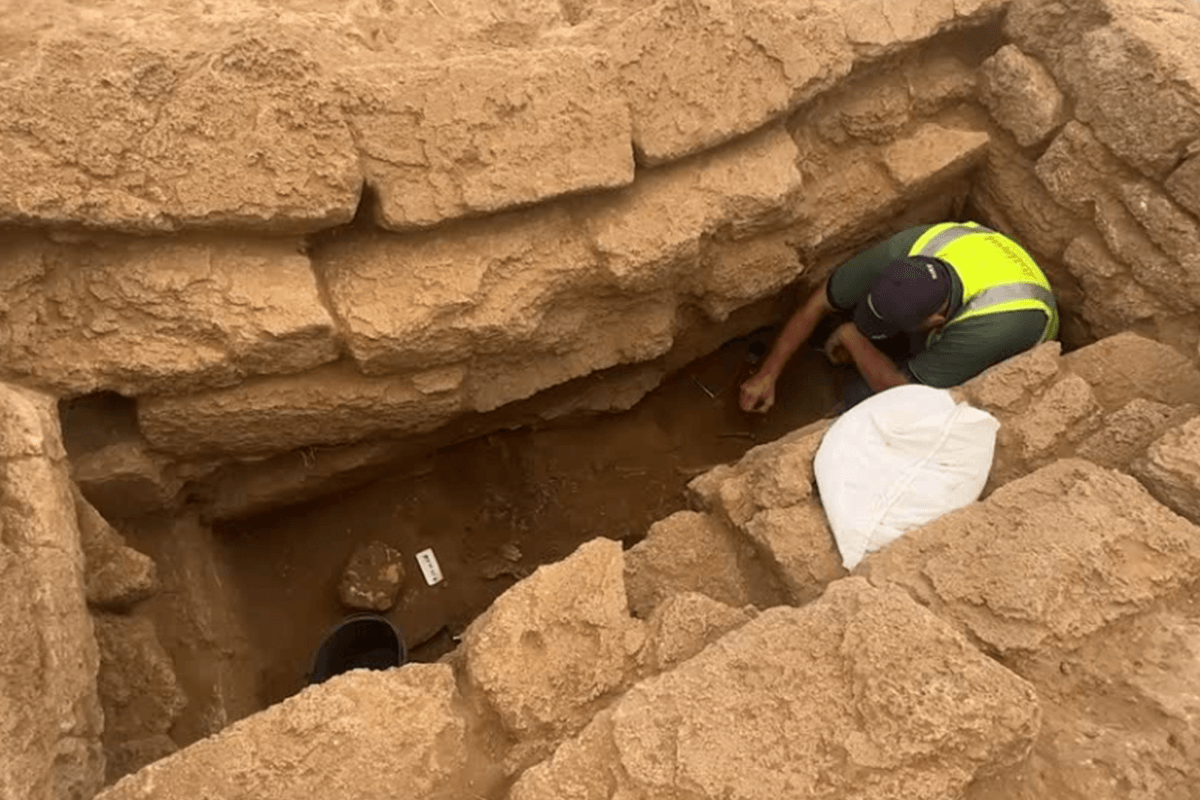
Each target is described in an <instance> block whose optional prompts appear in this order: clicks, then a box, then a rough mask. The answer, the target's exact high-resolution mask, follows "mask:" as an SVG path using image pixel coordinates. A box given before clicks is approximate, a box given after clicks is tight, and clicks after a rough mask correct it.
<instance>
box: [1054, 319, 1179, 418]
mask: <svg viewBox="0 0 1200 800" xmlns="http://www.w3.org/2000/svg"><path fill="white" fill-rule="evenodd" d="M1064 361H1065V363H1066V366H1067V368H1068V369H1070V370H1071V371H1072V372H1074V373H1075V374H1076V375H1079V376H1080V377H1082V378H1083V379H1084V380H1086V381H1087V382H1088V383H1090V384H1091V385H1092V390H1093V391H1094V392H1095V393H1096V399H1097V400H1099V401H1100V405H1102V406H1103V407H1104V408H1105V409H1106V410H1108V411H1116V410H1117V409H1119V408H1121V407H1122V406H1124V405H1125V404H1126V403H1128V402H1129V401H1130V400H1133V399H1135V398H1138V397H1141V398H1145V399H1147V400H1153V401H1155V402H1158V403H1165V404H1166V405H1169V406H1178V405H1183V404H1184V403H1190V402H1194V401H1195V400H1196V399H1197V398H1200V370H1198V369H1196V367H1195V365H1193V364H1192V362H1191V361H1190V360H1189V359H1188V358H1187V356H1185V355H1183V354H1182V353H1180V352H1179V351H1178V350H1176V349H1174V348H1173V347H1170V346H1169V345H1165V344H1162V343H1160V342H1156V341H1154V340H1152V339H1147V338H1145V337H1142V336H1138V335H1137V334H1135V333H1120V334H1117V335H1116V336H1111V337H1109V338H1107V339H1102V340H1100V341H1099V342H1096V343H1095V344H1091V345H1088V346H1087V347H1083V348H1080V349H1079V350H1076V351H1075V352H1073V353H1069V354H1068V355H1067V356H1065V358H1064Z"/></svg>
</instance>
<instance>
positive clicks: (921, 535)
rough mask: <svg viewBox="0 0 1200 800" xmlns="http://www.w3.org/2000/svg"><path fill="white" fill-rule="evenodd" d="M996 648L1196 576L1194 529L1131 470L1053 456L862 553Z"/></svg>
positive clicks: (1147, 598) (1041, 645) (1098, 620)
mask: <svg viewBox="0 0 1200 800" xmlns="http://www.w3.org/2000/svg"><path fill="white" fill-rule="evenodd" d="M869 569H870V578H871V581H872V582H873V583H875V584H877V585H887V584H898V585H900V586H903V587H905V588H906V589H908V590H909V591H910V592H912V593H913V595H914V596H915V597H917V598H918V599H919V600H920V601H921V602H922V603H925V604H926V605H928V606H929V607H930V608H931V609H933V611H934V612H936V613H937V614H938V616H940V617H943V618H945V619H948V620H951V621H953V622H954V623H955V624H956V625H958V626H960V627H961V628H962V629H963V630H965V631H967V632H969V633H970V634H971V635H972V636H974V637H975V638H976V639H977V640H978V641H980V642H983V643H984V644H985V645H986V646H987V647H989V648H991V649H994V650H996V651H999V652H1012V651H1016V652H1033V651H1038V650H1042V649H1045V648H1051V647H1059V646H1070V644H1071V643H1072V642H1076V641H1078V640H1079V639H1081V638H1082V637H1085V636H1087V635H1089V634H1091V633H1094V632H1095V631H1097V630H1100V629H1101V628H1103V627H1104V626H1105V625H1108V624H1110V623H1112V622H1114V621H1116V620H1118V619H1122V618H1124V617H1127V616H1130V615H1132V614H1135V613H1137V612H1138V611H1139V610H1142V609H1145V608H1147V607H1149V606H1150V605H1152V604H1153V603H1154V602H1155V601H1156V600H1157V599H1159V598H1161V597H1163V596H1165V595H1167V594H1169V593H1171V592H1172V591H1174V590H1175V589H1178V588H1179V587H1181V586H1184V585H1186V584H1188V583H1191V582H1193V581H1195V580H1196V579H1197V578H1198V577H1200V528H1197V527H1196V526H1195V525H1192V524H1191V523H1189V522H1188V521H1187V520H1185V519H1183V518H1181V517H1178V516H1176V515H1175V514H1173V513H1172V512H1171V511H1170V510H1168V509H1167V508H1164V507H1163V506H1161V505H1160V504H1159V503H1158V502H1157V501H1155V499H1154V498H1153V497H1151V496H1150V495H1149V493H1147V492H1146V490H1145V489H1144V488H1143V487H1142V486H1141V484H1139V483H1138V482H1137V481H1136V480H1134V479H1133V478H1131V477H1129V476H1127V475H1122V474H1121V473H1118V472H1112V471H1109V470H1105V469H1102V468H1101V467H1098V466H1096V465H1095V464H1091V463H1089V462H1086V461H1080V460H1075V459H1067V460H1063V461H1058V462H1056V463H1054V464H1051V465H1050V466H1048V467H1045V468H1043V469H1041V470H1038V471H1037V472H1035V473H1033V474H1032V475H1029V476H1027V477H1024V478H1021V479H1020V480H1016V481H1013V482H1012V483H1009V484H1008V485H1006V486H1003V487H1001V488H1000V489H998V490H996V492H995V493H993V494H992V495H991V496H990V497H989V498H988V499H987V501H986V502H983V503H979V504H976V505H973V506H969V507H967V508H965V509H962V510H960V511H957V512H955V513H953V514H950V515H948V516H945V517H943V518H941V519H939V520H937V521H936V522H933V523H931V524H929V525H926V526H924V527H923V528H920V529H918V530H915V531H911V532H909V533H907V534H906V535H905V536H904V537H903V538H901V539H899V540H898V541H896V542H895V543H894V544H892V545H891V546H890V547H888V548H887V549H885V550H883V551H882V552H880V553H878V554H876V555H875V556H873V557H872V558H871V560H870V562H869Z"/></svg>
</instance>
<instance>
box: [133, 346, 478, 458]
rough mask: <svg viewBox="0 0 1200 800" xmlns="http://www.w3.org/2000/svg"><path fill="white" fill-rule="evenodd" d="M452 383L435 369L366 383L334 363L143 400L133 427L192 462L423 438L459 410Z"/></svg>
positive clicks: (161, 447) (367, 379) (353, 371)
mask: <svg viewBox="0 0 1200 800" xmlns="http://www.w3.org/2000/svg"><path fill="white" fill-rule="evenodd" d="M454 378H455V376H453V375H445V374H443V373H441V372H436V371H435V372H434V373H418V374H417V375H416V376H415V377H411V378H409V377H397V378H370V377H365V376H363V375H362V374H361V373H359V372H358V371H357V370H356V369H354V367H353V366H352V365H349V364H345V363H338V364H332V365H329V366H326V367H321V368H320V369H316V370H313V371H311V372H307V373H305V374H303V375H297V376H294V377H286V378H260V379H258V380H256V381H248V382H247V383H244V384H242V385H240V386H235V387H233V388H231V389H222V390H217V391H211V392H202V393H200V394H192V395H183V396H180V397H155V398H144V399H142V400H140V401H139V402H138V424H139V425H140V427H141V429H142V433H143V434H144V435H145V437H146V440H147V441H148V442H150V444H151V445H152V446H153V447H154V448H156V449H158V450H162V451H164V452H168V453H173V454H176V455H189V456H199V455H205V454H224V455H247V456H253V455H261V454H267V453H278V452H283V451H287V450H294V449H296V448H300V447H309V446H313V445H336V444H345V443H348V442H354V441H358V440H360V439H366V438H370V437H371V436H378V435H385V434H411V433H423V432H426V431H429V430H432V429H434V428H436V427H437V426H438V425H440V424H442V423H443V422H445V421H446V420H448V419H449V418H451V417H452V416H453V415H454V414H455V413H456V412H458V410H459V409H460V408H461V400H460V396H459V394H458V393H457V392H456V391H455V389H456V388H457V386H458V382H456V381H455V380H454ZM458 380H459V381H461V376H458Z"/></svg>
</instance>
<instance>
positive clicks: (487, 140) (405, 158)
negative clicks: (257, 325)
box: [341, 48, 633, 230]
mask: <svg viewBox="0 0 1200 800" xmlns="http://www.w3.org/2000/svg"><path fill="white" fill-rule="evenodd" d="M614 78H615V75H614V73H613V71H612V69H611V67H610V66H609V63H608V59H607V56H606V55H605V54H604V53H603V52H602V51H599V50H594V49H581V48H552V49H546V50H535V51H532V52H514V51H511V50H509V51H502V52H498V53H495V54H489V55H482V56H472V57H468V58H461V59H453V60H450V61H445V62H441V63H438V64H430V65H418V66H411V67H409V66H405V67H400V66H387V67H380V66H376V67H367V68H364V69H357V70H354V71H351V72H347V73H343V75H342V76H341V79H342V81H343V82H344V84H345V91H346V92H347V94H349V95H350V99H349V100H348V101H347V102H346V107H347V117H348V120H349V123H350V127H351V129H352V130H353V131H354V134H355V140H356V142H357V143H358V146H359V147H360V148H361V149H362V152H363V162H364V163H363V166H364V170H365V172H366V176H367V184H368V185H369V186H371V188H373V189H374V190H375V193H376V195H377V197H378V201H379V208H378V218H379V220H380V222H381V223H382V224H383V225H384V227H387V228H391V229H393V230H405V229H407V228H413V227H424V226H429V225H433V224H436V223H438V222H442V221H443V220H447V219H452V218H454V217H459V216H464V215H468V214H481V213H487V212H492V211H497V210H499V209H502V208H505V207H507V206H514V205H527V204H529V203H534V202H539V201H543V200H548V199H550V198H552V197H556V196H558V195H562V194H567V193H571V192H579V191H584V190H592V189H606V188H612V187H616V186H624V185H625V184H628V183H630V182H632V180H633V149H632V146H631V140H630V136H631V132H630V123H629V109H628V106H627V104H626V102H625V99H624V97H623V96H622V95H621V93H620V91H619V90H618V88H617V86H616V83H615V80H614Z"/></svg>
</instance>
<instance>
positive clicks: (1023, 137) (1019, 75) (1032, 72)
mask: <svg viewBox="0 0 1200 800" xmlns="http://www.w3.org/2000/svg"><path fill="white" fill-rule="evenodd" d="M979 90H980V99H981V100H983V103H984V105H986V106H987V108H988V111H990V112H991V113H992V116H993V117H994V118H995V119H996V121H997V122H999V123H1000V124H1001V125H1003V126H1004V127H1005V128H1006V129H1007V130H1008V131H1009V132H1010V133H1012V134H1013V136H1015V137H1016V139H1017V142H1018V144H1020V145H1021V146H1022V147H1029V146H1031V145H1036V144H1040V143H1042V142H1044V141H1045V140H1046V139H1047V138H1048V137H1049V136H1050V135H1051V134H1052V133H1054V132H1055V131H1056V130H1058V128H1059V127H1061V126H1062V125H1063V124H1064V123H1066V121H1067V115H1066V108H1065V104H1064V100H1063V95H1062V92H1061V91H1059V89H1058V86H1057V85H1056V84H1055V83H1054V78H1053V77H1052V76H1051V75H1050V73H1049V72H1047V71H1046V68H1045V67H1043V66H1042V65H1041V64H1039V63H1038V62H1037V61H1036V60H1035V59H1032V58H1030V57H1029V56H1027V55H1025V54H1024V53H1022V52H1021V50H1020V48H1019V47H1016V46H1015V45H1011V44H1010V45H1005V46H1004V47H1002V48H1000V50H999V51H997V52H996V54H995V55H994V56H992V57H991V58H989V59H988V60H987V61H985V62H983V66H982V67H981V68H980V82H979Z"/></svg>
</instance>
